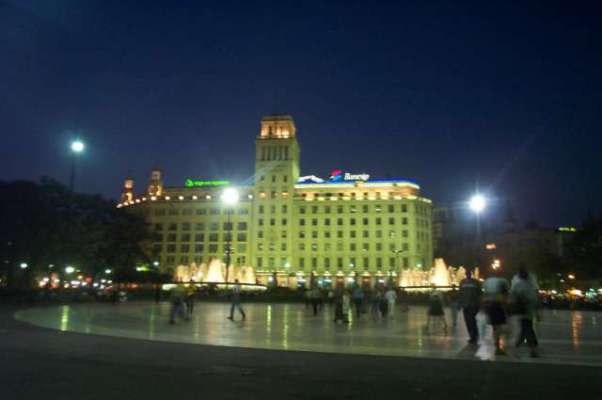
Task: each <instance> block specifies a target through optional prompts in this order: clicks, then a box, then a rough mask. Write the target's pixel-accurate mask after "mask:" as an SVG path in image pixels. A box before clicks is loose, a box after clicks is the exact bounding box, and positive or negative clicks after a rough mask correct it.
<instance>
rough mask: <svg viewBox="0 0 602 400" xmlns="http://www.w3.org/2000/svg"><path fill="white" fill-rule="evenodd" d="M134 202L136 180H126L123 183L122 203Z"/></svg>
mask: <svg viewBox="0 0 602 400" xmlns="http://www.w3.org/2000/svg"><path fill="white" fill-rule="evenodd" d="M132 201H134V180H133V179H132V178H129V177H128V178H125V181H124V182H123V192H122V193H121V202H122V203H129V202H132Z"/></svg>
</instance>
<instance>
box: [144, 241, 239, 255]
mask: <svg viewBox="0 0 602 400" xmlns="http://www.w3.org/2000/svg"><path fill="white" fill-rule="evenodd" d="M231 248H232V250H233V252H235V253H238V254H240V253H245V252H246V251H247V245H246V244H245V243H238V244H236V245H234V246H232V247H231ZM163 249H165V252H166V253H190V252H194V253H197V254H198V253H209V254H213V255H214V256H218V257H220V258H222V256H223V253H224V252H225V251H226V246H219V245H218V244H216V243H210V244H209V245H208V246H205V245H204V244H203V243H197V244H194V245H190V244H188V243H184V244H180V245H179V246H177V245H175V244H172V243H169V244H167V245H166V246H165V247H163V246H161V245H160V244H155V245H154V246H153V254H161V253H163Z"/></svg>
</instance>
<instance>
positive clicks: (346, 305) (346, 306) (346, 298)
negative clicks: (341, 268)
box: [342, 289, 351, 323]
mask: <svg viewBox="0 0 602 400" xmlns="http://www.w3.org/2000/svg"><path fill="white" fill-rule="evenodd" d="M342 308H343V322H344V323H349V311H351V293H349V290H347V289H345V290H343V307H342Z"/></svg>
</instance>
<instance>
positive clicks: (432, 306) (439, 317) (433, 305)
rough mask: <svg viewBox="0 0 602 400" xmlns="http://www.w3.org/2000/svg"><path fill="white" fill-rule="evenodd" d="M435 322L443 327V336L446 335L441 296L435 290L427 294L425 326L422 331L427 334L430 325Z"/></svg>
mask: <svg viewBox="0 0 602 400" xmlns="http://www.w3.org/2000/svg"><path fill="white" fill-rule="evenodd" d="M433 322H435V323H438V324H440V325H442V327H443V334H444V335H447V321H446V320H445V312H444V311H443V294H442V293H441V292H440V291H438V290H437V289H436V288H435V285H433V290H431V292H430V293H429V306H428V312H427V318H426V326H425V327H424V330H425V331H426V332H427V333H428V332H429V330H430V326H431V324H432V323H433Z"/></svg>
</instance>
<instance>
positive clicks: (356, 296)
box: [351, 284, 364, 319]
mask: <svg viewBox="0 0 602 400" xmlns="http://www.w3.org/2000/svg"><path fill="white" fill-rule="evenodd" d="M351 298H352V299H353V305H354V306H355V315H357V319H360V315H361V313H362V303H363V302H364V290H363V289H362V288H361V287H360V285H357V284H356V285H355V286H354V288H353V291H352V292H351Z"/></svg>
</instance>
